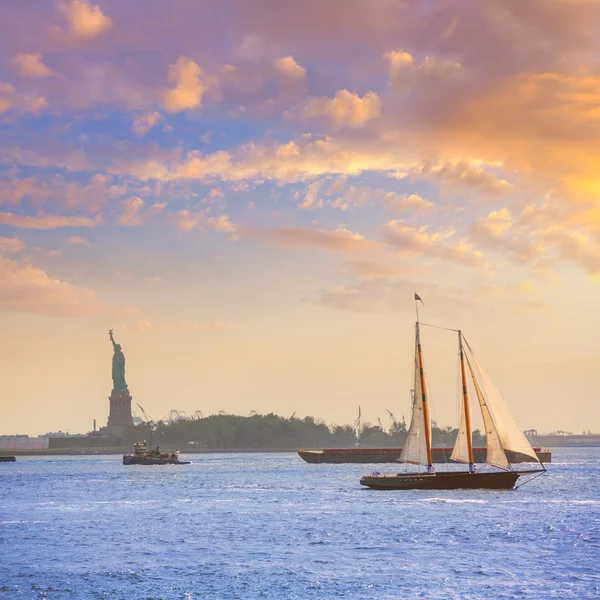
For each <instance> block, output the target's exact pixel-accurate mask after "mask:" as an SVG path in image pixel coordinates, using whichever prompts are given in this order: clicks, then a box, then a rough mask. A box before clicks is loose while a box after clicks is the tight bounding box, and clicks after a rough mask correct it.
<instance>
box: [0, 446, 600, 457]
mask: <svg viewBox="0 0 600 600" xmlns="http://www.w3.org/2000/svg"><path fill="white" fill-rule="evenodd" d="M568 448H575V449H578V450H583V449H586V448H600V444H595V445H590V446H587V445H586V446H582V445H572V446H548V447H547V448H544V449H548V450H551V451H554V450H562V449H568ZM177 449H178V448H176V447H175V446H173V447H171V446H164V451H165V452H174V451H175V450H177ZM368 449H369V448H365V450H368ZM300 450H301V449H300V448H202V449H200V448H195V449H193V450H187V449H186V450H182V449H181V448H179V451H180V453H181V454H182V455H186V456H187V455H189V454H252V453H254V454H268V453H280V454H289V453H297V452H299V451H300ZM304 450H309V449H306V448H305V449H304ZM310 450H320V449H319V448H310ZM129 453H131V448H130V447H129V446H127V447H114V448H81V449H77V448H54V449H48V448H46V449H41V448H34V449H28V448H0V456H96V455H106V454H129Z"/></svg>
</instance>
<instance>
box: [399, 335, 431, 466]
mask: <svg viewBox="0 0 600 600" xmlns="http://www.w3.org/2000/svg"><path fill="white" fill-rule="evenodd" d="M417 327H418V325H417ZM426 421H427V419H426V416H425V408H424V406H423V385H422V383H421V370H420V365H419V334H418V329H417V338H416V340H415V381H414V396H413V404H412V419H411V421H410V427H409V428H408V435H407V436H406V442H405V443H404V447H403V448H402V453H401V454H400V458H399V459H398V460H399V461H400V462H405V463H412V464H415V465H426V464H428V456H427V455H428V452H427V439H428V438H429V439H431V425H430V423H427V422H426ZM426 428H428V429H426Z"/></svg>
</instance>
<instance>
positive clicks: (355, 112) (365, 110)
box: [285, 90, 381, 130]
mask: <svg viewBox="0 0 600 600" xmlns="http://www.w3.org/2000/svg"><path fill="white" fill-rule="evenodd" d="M380 113H381V98H380V97H379V96H378V95H377V94H376V93H375V92H367V93H366V94H365V95H364V96H363V97H362V98H361V97H360V96H359V95H358V94H352V93H350V92H349V91H348V90H339V91H338V92H336V94H335V96H334V97H333V98H309V99H308V100H307V101H306V103H305V104H304V106H302V107H300V108H298V109H296V110H292V111H289V112H287V113H286V115H285V116H286V117H287V118H291V119H294V118H295V119H301V120H304V121H307V120H312V119H325V120H326V121H328V122H329V123H330V124H331V126H332V128H333V129H334V130H339V129H341V128H342V127H361V126H362V125H364V124H365V123H366V122H367V121H371V120H372V119H375V118H377V117H378V116H379V115H380Z"/></svg>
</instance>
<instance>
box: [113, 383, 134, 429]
mask: <svg viewBox="0 0 600 600" xmlns="http://www.w3.org/2000/svg"><path fill="white" fill-rule="evenodd" d="M108 399H109V401H110V412H109V414H108V428H111V429H112V428H117V427H118V428H120V429H124V428H126V427H132V426H133V417H132V416H131V394H130V393H129V392H117V391H115V390H113V391H112V393H111V395H110V397H109V398H108ZM115 431H116V430H115Z"/></svg>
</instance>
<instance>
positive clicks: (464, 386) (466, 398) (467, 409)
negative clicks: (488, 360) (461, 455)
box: [458, 330, 474, 471]
mask: <svg viewBox="0 0 600 600" xmlns="http://www.w3.org/2000/svg"><path fill="white" fill-rule="evenodd" d="M458 347H459V349H460V372H461V375H462V392H463V409H464V411H465V427H466V430H467V448H468V450H469V470H470V471H472V470H473V462H474V461H473V438H472V434H471V409H470V406H469V394H468V392H467V378H466V375H465V356H464V351H463V344H462V333H461V331H460V330H459V331H458Z"/></svg>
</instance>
